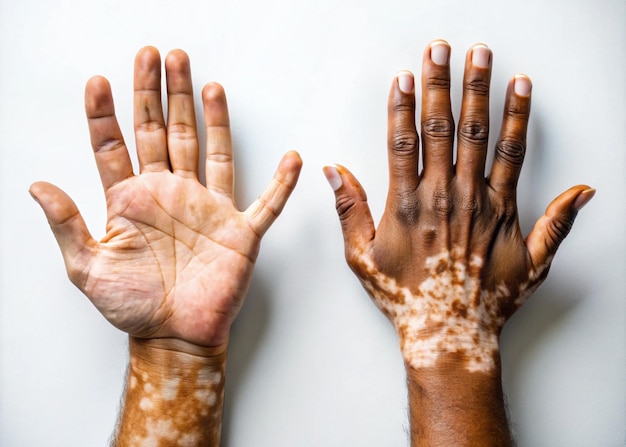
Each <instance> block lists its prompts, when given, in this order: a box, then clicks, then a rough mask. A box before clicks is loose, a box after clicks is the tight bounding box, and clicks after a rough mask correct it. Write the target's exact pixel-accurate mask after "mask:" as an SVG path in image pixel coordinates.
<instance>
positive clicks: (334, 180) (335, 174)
mask: <svg viewBox="0 0 626 447" xmlns="http://www.w3.org/2000/svg"><path fill="white" fill-rule="evenodd" d="M323 170H324V175H325V176H326V180H328V184H329V185H330V187H331V188H332V189H333V191H337V190H338V189H339V188H341V185H343V181H342V180H341V176H340V175H339V171H337V168H336V167H335V166H324V168H323Z"/></svg>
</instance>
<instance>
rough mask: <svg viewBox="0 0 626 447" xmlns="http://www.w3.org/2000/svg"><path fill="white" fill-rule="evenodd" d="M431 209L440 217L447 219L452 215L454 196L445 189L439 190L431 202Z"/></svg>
mask: <svg viewBox="0 0 626 447" xmlns="http://www.w3.org/2000/svg"><path fill="white" fill-rule="evenodd" d="M430 209H431V210H432V211H433V212H434V213H435V214H436V215H438V216H440V217H443V218H447V217H448V216H450V214H451V213H452V195H451V194H450V192H449V191H447V190H445V189H437V190H435V192H434V193H433V195H432V198H431V200H430Z"/></svg>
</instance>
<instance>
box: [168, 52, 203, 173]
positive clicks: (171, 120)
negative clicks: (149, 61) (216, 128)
mask: <svg viewBox="0 0 626 447" xmlns="http://www.w3.org/2000/svg"><path fill="white" fill-rule="evenodd" d="M165 74H166V77H167V106H168V113H167V146H168V148H169V158H170V164H171V166H172V172H173V173H175V174H177V175H181V176H183V177H190V178H197V177H198V136H197V132H196V114H195V112H194V107H193V87H192V84H191V67H190V65H189V57H188V56H187V53H185V52H184V51H182V50H174V51H171V52H170V53H169V54H168V55H167V57H166V58H165Z"/></svg>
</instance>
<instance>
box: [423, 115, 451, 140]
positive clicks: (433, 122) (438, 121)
mask: <svg viewBox="0 0 626 447" xmlns="http://www.w3.org/2000/svg"><path fill="white" fill-rule="evenodd" d="M422 135H423V136H425V137H429V138H433V139H449V138H452V137H453V136H454V121H452V119H450V118H428V119H427V120H426V121H424V122H423V123H422Z"/></svg>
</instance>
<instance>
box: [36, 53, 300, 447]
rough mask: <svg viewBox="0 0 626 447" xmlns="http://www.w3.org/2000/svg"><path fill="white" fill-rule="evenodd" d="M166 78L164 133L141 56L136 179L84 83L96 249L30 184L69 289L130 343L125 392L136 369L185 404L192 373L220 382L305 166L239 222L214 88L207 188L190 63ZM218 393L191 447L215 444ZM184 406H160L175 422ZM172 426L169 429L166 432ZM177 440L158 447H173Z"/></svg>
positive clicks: (98, 87) (44, 189) (146, 56)
mask: <svg viewBox="0 0 626 447" xmlns="http://www.w3.org/2000/svg"><path fill="white" fill-rule="evenodd" d="M165 72H166V78H167V92H168V98H167V99H168V110H169V113H168V117H167V122H166V120H165V118H164V116H163V108H162V104H161V59H160V55H159V52H158V51H157V50H156V49H155V48H152V47H146V48H143V49H142V50H140V51H139V52H138V54H137V57H136V59H135V77H134V89H135V94H134V104H135V105H134V121H135V138H136V146H137V156H138V159H139V166H140V171H141V172H140V174H138V175H136V174H134V173H133V169H132V166H131V161H130V157H129V154H128V150H127V148H126V145H125V143H124V140H123V137H122V134H121V132H120V128H119V126H118V123H117V120H116V117H115V111H114V107H113V98H112V94H111V88H110V86H109V83H108V82H107V81H106V79H104V78H102V77H94V78H92V79H90V80H89V82H88V83H87V86H86V89H85V109H86V114H87V118H88V123H89V131H90V134H91V143H92V146H93V150H94V154H95V158H96V164H97V166H98V170H99V172H100V178H101V180H102V184H103V187H104V191H105V196H106V202H107V211H108V217H107V226H106V235H105V236H104V238H103V239H102V240H100V241H97V240H95V239H94V238H93V237H92V236H91V234H89V231H88V230H87V227H86V225H85V222H84V221H83V219H82V217H81V215H80V213H79V211H78V209H77V207H76V205H75V204H74V202H73V201H72V200H71V199H70V198H69V196H67V194H65V193H64V192H63V191H61V190H60V189H59V188H57V187H56V186H54V185H51V184H49V183H44V182H37V183H34V184H33V185H32V186H31V189H30V192H31V194H32V195H33V197H34V198H35V199H36V200H37V201H38V202H39V204H40V205H41V207H42V208H43V211H44V213H45V214H46V217H47V219H48V222H49V223H50V226H51V228H52V231H53V233H54V235H55V237H56V239H57V241H58V243H59V246H60V248H61V251H62V253H63V258H64V260H65V265H66V267H67V271H68V275H69V277H70V279H71V280H72V282H73V283H74V284H76V286H77V287H78V288H79V289H80V290H82V291H83V292H84V293H85V295H87V297H88V298H89V299H90V300H91V301H92V302H93V304H94V305H95V306H96V307H97V308H98V310H99V311H100V312H101V313H102V314H103V315H104V316H105V318H107V320H109V321H110V322H111V323H112V324H113V325H115V326H116V327H118V328H119V329H121V330H123V331H125V332H127V333H128V334H129V336H130V348H131V365H130V368H129V370H130V371H129V381H130V376H131V374H132V372H133V365H134V364H137V365H140V370H141V371H142V372H144V373H145V376H146V380H149V381H150V380H152V382H153V383H151V386H152V388H155V389H156V391H155V390H153V389H152V388H150V387H148V388H150V389H152V392H151V395H150V396H151V397H154V398H155V399H156V400H158V395H157V396H155V393H157V394H158V393H159V389H160V388H159V386H157V385H158V383H161V382H163V383H165V380H166V379H167V378H169V379H174V380H175V381H177V382H176V383H180V384H181V387H182V384H186V385H185V387H186V391H185V392H184V393H183V394H185V393H186V394H189V393H192V391H193V387H194V386H197V387H198V389H199V390H205V389H206V387H204V385H203V384H202V381H201V380H198V381H194V380H191V379H190V376H189V374H191V372H193V374H195V375H196V376H198V374H199V376H198V377H201V376H202V372H203V371H204V372H205V373H206V374H209V375H210V374H211V373H212V372H214V371H216V368H217V370H219V371H223V370H224V368H225V362H226V349H227V345H228V338H229V332H230V327H231V325H232V323H233V321H234V319H235V317H236V316H237V314H238V312H239V310H240V308H241V306H242V305H243V301H244V298H245V296H246V293H247V290H248V287H249V285H250V278H251V275H252V269H253V267H254V263H255V260H256V258H257V254H258V251H259V245H260V241H261V238H262V236H263V234H264V233H265V232H266V231H267V229H268V228H269V227H270V225H271V224H272V222H273V221H274V220H275V219H276V217H277V216H278V215H279V214H280V212H281V210H282V208H283V206H284V205H285V203H286V201H287V199H288V197H289V195H290V194H291V191H292V190H293V188H294V187H295V185H296V182H297V179H298V175H299V173H300V169H301V166H302V162H301V160H300V157H299V156H298V154H296V153H295V152H289V153H287V154H286V155H285V156H284V157H283V159H282V160H281V162H280V164H279V166H278V169H277V171H276V173H275V174H274V178H273V179H272V181H271V183H270V184H269V185H268V187H267V188H266V190H265V191H264V192H263V194H262V195H261V196H260V197H259V199H258V200H256V201H255V202H254V203H253V204H252V205H250V207H248V208H247V209H246V210H245V211H239V210H238V209H237V208H236V205H235V203H234V198H233V178H234V170H233V159H232V155H233V150H232V142H231V137H230V127H229V117H228V109H227V105H226V97H225V94H224V90H223V89H222V87H221V86H220V85H218V84H214V83H213V84H207V85H206V86H205V87H204V89H203V91H202V102H203V105H204V119H205V125H206V133H207V150H206V152H207V157H206V161H205V163H206V168H205V169H206V178H207V185H206V187H205V186H203V185H202V184H201V183H200V182H199V180H198V152H199V151H198V147H199V143H198V138H197V134H196V122H195V112H194V105H193V91H192V82H191V71H190V64H189V58H188V57H187V55H186V54H185V53H184V52H183V51H181V50H175V51H172V52H171V53H169V54H168V56H167V58H166V60H165ZM181 366H183V367H182V368H181ZM196 372H198V374H196ZM206 374H205V375H206ZM161 379H163V380H161ZM216 386H217V388H216V391H217V395H218V398H217V399H212V398H211V399H209V400H208V401H206V402H205V403H206V404H207V405H208V404H210V405H209V406H210V411H211V412H212V414H211V415H209V416H207V418H208V419H206V420H205V421H204V423H202V424H200V426H201V427H202V433H201V437H200V438H199V440H198V443H197V444H196V445H203V446H205V445H218V443H219V436H218V435H216V433H218V434H219V427H220V423H221V405H222V399H221V395H222V390H223V380H222V381H221V382H220V383H218V384H216ZM142 390H143V387H135V388H134V389H133V390H130V389H129V390H127V394H126V396H125V397H126V400H125V406H124V413H123V417H122V419H121V421H120V427H119V432H120V436H123V438H119V439H117V445H131V444H129V443H128V440H129V439H132V436H140V437H141V433H140V431H139V430H140V429H141V430H143V428H142V427H145V424H146V421H147V416H146V412H145V411H138V410H137V405H139V403H140V402H141V397H142V396H144V394H142V393H144V391H142ZM181 392H182V391H181ZM137 393H139V394H137ZM164 393H165V391H164ZM166 395H167V394H166ZM144 397H145V396H144ZM161 397H163V396H161ZM170 397H171V396H170ZM185 401H186V400H185V399H163V400H162V402H161V403H162V404H164V405H169V410H168V411H169V413H168V414H174V413H176V410H177V407H180V405H185ZM179 409H180V408H179ZM159 413H160V414H162V415H163V414H165V413H166V412H165V410H163V411H160V412H159ZM215 415H218V416H219V417H214V416H215ZM142 418H143V419H142ZM206 421H210V423H206ZM179 422H180V423H182V422H181V420H180V419H176V418H175V420H174V423H175V424H177V423H179ZM196 429H197V427H196ZM184 434H185V433H184V432H182V431H181V432H180V433H179V435H180V436H183V435H184ZM177 439H178V438H176V439H171V440H167V442H165V441H163V443H162V444H159V445H176V442H177ZM168 442H171V444H169V443H168Z"/></svg>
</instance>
